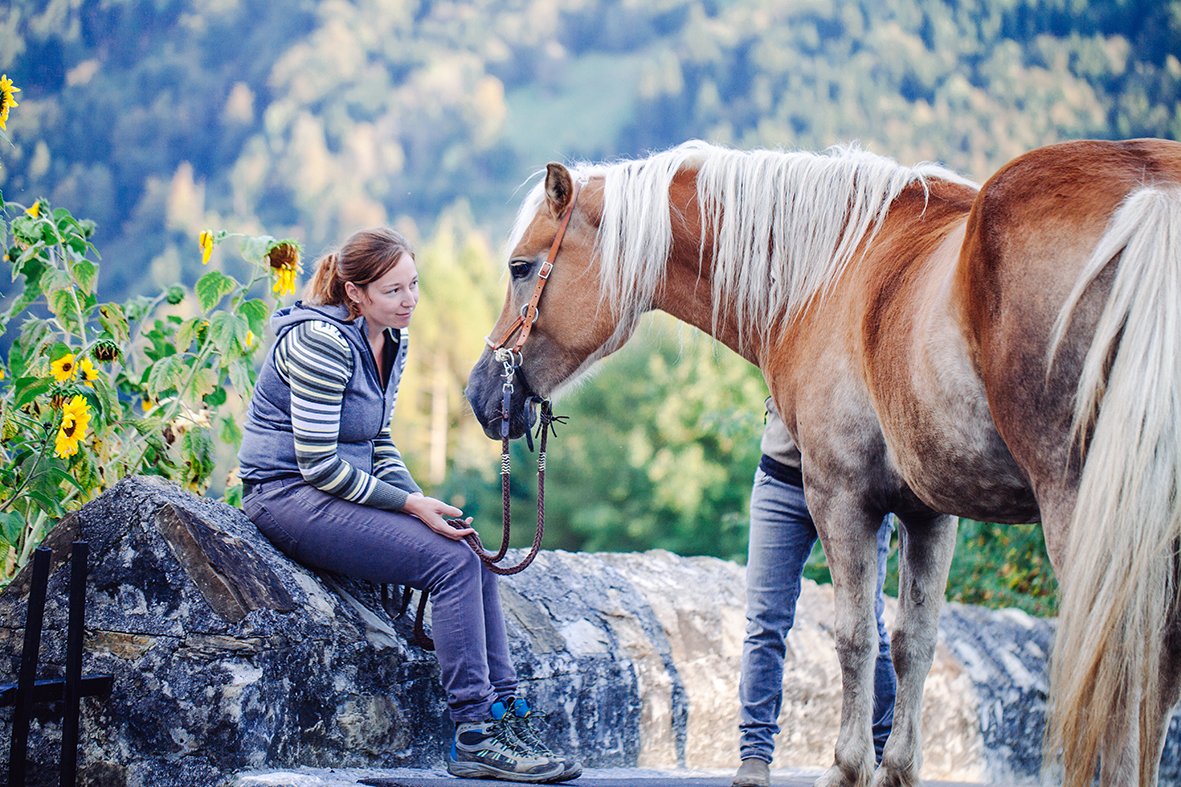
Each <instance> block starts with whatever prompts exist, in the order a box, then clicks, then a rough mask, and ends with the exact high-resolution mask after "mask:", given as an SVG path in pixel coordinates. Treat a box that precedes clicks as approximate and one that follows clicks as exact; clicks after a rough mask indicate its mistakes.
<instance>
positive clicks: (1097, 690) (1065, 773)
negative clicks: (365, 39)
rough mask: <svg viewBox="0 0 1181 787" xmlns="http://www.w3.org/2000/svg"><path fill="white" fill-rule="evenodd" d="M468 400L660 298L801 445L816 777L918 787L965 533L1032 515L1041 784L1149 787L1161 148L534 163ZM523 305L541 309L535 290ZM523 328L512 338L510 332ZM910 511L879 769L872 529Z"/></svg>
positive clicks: (1162, 625) (1157, 723)
mask: <svg viewBox="0 0 1181 787" xmlns="http://www.w3.org/2000/svg"><path fill="white" fill-rule="evenodd" d="M510 248H511V250H512V251H511V254H510V257H509V260H508V272H509V277H510V278H509V280H508V292H507V295H506V298H505V302H504V308H503V310H502V312H501V314H500V316H499V317H498V319H497V322H496V324H495V325H494V326H493V329H492V331H491V333H490V336H491V337H499V339H498V340H497V339H492V338H490V339H489V341H488V345H489V346H488V347H487V348H486V349H485V351H484V352H483V353H482V355H481V356H480V358H479V359H478V360H477V361H476V363H475V365H474V366H473V368H472V370H471V374H470V376H469V379H468V384H467V389H466V395H467V398H468V400H469V402H470V404H471V407H472V410H473V412H474V414H475V415H476V417H477V418H478V419H479V421H480V422H481V424H482V425H483V427H484V429H485V431H486V432H487V433H488V435H489V436H490V437H494V438H496V437H500V436H502V435H503V436H505V437H506V438H507V437H516V436H519V435H521V434H523V433H525V432H526V431H527V430H528V429H529V427H530V424H531V415H530V413H531V408H530V407H529V406H528V403H529V401H531V397H538V398H548V397H551V396H553V395H554V394H555V393H557V392H560V390H561V389H563V388H564V387H565V386H567V385H569V384H570V383H571V382H572V381H573V380H575V379H576V378H577V377H579V375H581V374H582V373H583V372H584V371H586V370H587V368H588V367H590V366H591V365H592V364H593V363H595V362H596V361H597V360H598V359H600V358H602V357H604V356H606V355H608V354H609V353H611V352H613V351H614V350H616V349H618V348H619V347H620V346H622V345H623V344H624V343H625V342H626V341H627V339H628V338H629V336H630V335H631V334H632V333H633V331H634V329H635V327H636V322H637V320H638V319H639V317H640V316H641V315H642V314H643V313H644V312H647V311H649V310H654V309H659V310H663V311H665V312H667V313H669V314H671V315H673V316H674V317H676V318H678V319H679V320H682V321H684V322H685V323H688V324H690V325H693V326H696V327H697V328H699V329H701V330H702V331H705V332H706V333H708V334H710V335H712V336H713V337H715V338H716V339H717V340H719V341H721V342H722V343H724V344H725V345H726V346H728V347H730V348H731V349H733V350H734V351H736V352H737V353H739V354H740V355H741V356H742V357H744V358H745V359H747V360H748V361H750V362H751V363H753V364H755V365H757V366H758V367H759V369H760V370H761V371H762V373H763V375H764V377H765V379H766V382H767V384H768V387H769V390H770V392H771V395H772V397H773V399H774V402H775V404H776V406H777V408H778V410H779V412H780V413H781V415H782V416H783V418H784V420H785V422H786V423H787V425H788V427H789V428H790V430H791V431H792V434H793V435H794V436H795V438H796V440H797V442H798V444H799V447H800V449H801V451H802V454H803V475H804V481H805V488H806V495H807V501H808V506H809V508H810V509H811V511H812V514H813V516H814V518H815V522H816V526H817V530H818V531H819V534H820V538H821V543H822V545H823V548H824V550H825V553H826V555H827V557H828V561H829V565H830V568H831V571H832V578H833V585H834V592H835V598H836V610H835V639H836V645H837V649H838V653H839V658H840V664H841V675H842V688H843V699H842V706H841V722H840V728H839V731H838V733H837V739H836V744H835V748H834V756H833V765H832V766H831V767H830V768H829V769H828V770H826V771H825V772H824V774H823V775H822V776H821V777H820V778H819V780H818V781H817V782H816V784H817V785H818V786H819V787H833V786H834V785H865V784H868V783H870V780H871V779H872V784H873V785H875V787H883V786H884V785H913V784H916V783H918V778H919V770H920V767H921V763H922V756H921V728H920V709H921V705H922V693H923V684H924V681H925V679H926V675H927V673H928V671H929V669H930V666H931V662H932V658H933V653H934V648H935V644H936V624H937V619H938V615H939V610H940V608H941V605H942V603H943V596H944V591H945V588H946V583H947V576H948V571H949V568H950V564H951V558H952V552H953V548H954V543H955V532H956V524H955V523H956V520H955V519H954V517H956V516H965V517H971V518H974V519H978V520H983V521H991V522H998V523H1020V522H1033V521H1040V522H1041V523H1042V525H1043V529H1044V534H1045V539H1046V544H1047V550H1048V552H1049V554H1050V557H1051V563H1052V565H1053V568H1054V571H1055V573H1056V575H1057V577H1058V579H1059V584H1060V601H1061V604H1060V617H1059V622H1058V629H1057V635H1056V644H1055V646H1054V648H1053V653H1052V659H1051V661H1052V664H1051V669H1050V671H1051V690H1050V697H1049V702H1048V710H1047V725H1046V735H1045V739H1044V742H1043V743H1044V757H1043V767H1044V768H1049V769H1055V768H1057V769H1060V773H1061V776H1062V779H1063V783H1064V784H1065V785H1067V787H1082V786H1083V785H1089V784H1091V782H1092V780H1093V778H1094V776H1095V773H1096V769H1098V772H1099V775H1100V779H1101V782H1102V783H1103V784H1104V785H1114V786H1123V785H1135V784H1140V785H1152V784H1155V783H1156V773H1157V770H1158V767H1159V759H1160V754H1161V751H1162V747H1163V742H1164V734H1165V730H1166V726H1167V722H1168V719H1169V714H1170V712H1171V710H1172V708H1173V707H1174V706H1175V705H1176V703H1177V701H1178V697H1179V695H1181V617H1179V616H1178V603H1179V602H1178V583H1177V575H1178V549H1179V545H1181V541H1179V538H1181V461H1179V453H1178V449H1179V448H1181V144H1178V143H1175V142H1171V141H1162V140H1128V141H1073V142H1065V143H1061V144H1056V145H1051V146H1047V147H1043V148H1038V149H1036V150H1033V151H1030V152H1028V153H1026V154H1024V155H1022V156H1020V157H1018V158H1016V159H1014V160H1013V161H1011V162H1009V163H1008V164H1006V165H1004V166H1003V167H1002V168H1001V169H999V170H998V171H997V172H996V173H995V174H993V175H992V176H991V177H990V178H989V179H988V180H987V182H985V183H984V184H983V185H982V186H978V185H977V184H975V183H973V182H971V181H969V180H967V179H965V178H962V177H960V176H958V175H956V174H955V173H954V172H951V171H950V170H947V169H945V168H942V167H940V166H937V165H934V164H928V163H923V164H917V165H914V166H903V165H901V164H899V163H897V162H895V161H893V160H891V159H889V158H885V157H882V156H878V155H875V154H872V153H870V152H868V151H865V150H861V149H858V148H856V147H840V148H833V149H830V150H827V151H823V152H820V153H813V152H801V151H768V150H750V151H743V150H734V149H729V148H723V147H716V146H713V145H709V144H706V143H703V142H700V141H690V142H687V143H685V144H682V145H679V146H677V147H674V148H671V149H669V150H665V151H660V152H656V153H653V154H651V155H650V156H648V157H647V158H642V159H636V160H623V161H617V162H612V163H608V164H578V165H574V164H572V165H570V166H569V167H568V166H565V165H562V164H557V163H553V164H550V165H548V166H547V168H546V170H545V174H544V178H543V179H541V180H540V181H539V182H538V183H537V184H536V185H535V186H534V187H533V188H532V189H531V190H530V191H529V192H528V194H527V196H526V197H525V198H524V199H523V201H522V203H521V205H520V209H519V212H518V214H517V219H516V221H515V223H514V226H513V229H512V232H511V234H510ZM543 287H544V288H545V290H544V298H542V297H541V296H542V288H543ZM514 339H515V342H514ZM887 512H894V513H895V514H896V515H897V516H898V518H899V520H900V522H901V548H900V569H901V571H900V586H899V594H898V601H899V614H898V616H897V622H896V626H895V629H894V632H893V636H892V649H893V659H894V665H895V670H896V672H897V676H898V691H897V700H896V705H895V722H894V728H893V732H892V734H891V736H890V738H889V741H888V742H887V744H886V747H885V752H884V757H883V760H882V762H881V764H880V765H879V766H878V767H877V768H876V770H875V767H874V755H873V748H872V742H871V736H870V724H871V720H870V716H871V710H872V708H871V706H872V696H873V690H872V685H873V682H872V670H873V660H874V655H875V654H876V648H877V644H876V643H877V637H876V633H875V625H874V615H873V594H874V581H875V567H874V566H875V563H874V533H875V531H876V529H877V527H878V524H879V523H880V522H881V519H882V516H883V515H884V514H885V513H887Z"/></svg>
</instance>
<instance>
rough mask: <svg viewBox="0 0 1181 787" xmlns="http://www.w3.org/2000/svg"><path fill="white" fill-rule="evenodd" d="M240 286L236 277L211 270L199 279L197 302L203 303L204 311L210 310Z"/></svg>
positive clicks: (202, 308) (196, 288)
mask: <svg viewBox="0 0 1181 787" xmlns="http://www.w3.org/2000/svg"><path fill="white" fill-rule="evenodd" d="M239 286H240V285H239V284H238V281H237V280H236V279H234V278H231V277H230V276H226V275H225V274H224V273H222V272H221V271H209V273H206V274H205V275H204V276H202V277H201V278H200V279H198V280H197V284H196V287H195V288H194V289H195V290H196V293H197V303H199V304H200V305H201V310H202V311H209V310H210V309H212V308H213V307H214V306H216V305H217V304H218V302H219V301H221V299H222V298H224V297H225V296H227V295H229V294H230V293H231V292H233V291H234V290H236V289H238V287H239Z"/></svg>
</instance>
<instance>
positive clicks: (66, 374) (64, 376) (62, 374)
mask: <svg viewBox="0 0 1181 787" xmlns="http://www.w3.org/2000/svg"><path fill="white" fill-rule="evenodd" d="M49 371H50V372H51V373H52V374H53V379H55V380H57V381H58V382H59V383H68V382H69V381H70V380H73V379H74V373H75V372H76V371H77V368H76V367H75V366H74V354H73V353H66V354H65V355H63V356H62V357H61V358H58V359H57V360H56V361H54V362H53V363H51V364H49Z"/></svg>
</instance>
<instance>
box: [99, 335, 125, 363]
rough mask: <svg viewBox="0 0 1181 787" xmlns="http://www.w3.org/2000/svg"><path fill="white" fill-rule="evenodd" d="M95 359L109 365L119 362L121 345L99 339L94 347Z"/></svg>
mask: <svg viewBox="0 0 1181 787" xmlns="http://www.w3.org/2000/svg"><path fill="white" fill-rule="evenodd" d="M94 357H95V358H97V359H99V360H100V361H106V362H108V363H109V362H111V361H117V360H119V345H117V344H115V343H114V342H113V341H111V340H110V339H99V340H98V342H97V343H95V345H94Z"/></svg>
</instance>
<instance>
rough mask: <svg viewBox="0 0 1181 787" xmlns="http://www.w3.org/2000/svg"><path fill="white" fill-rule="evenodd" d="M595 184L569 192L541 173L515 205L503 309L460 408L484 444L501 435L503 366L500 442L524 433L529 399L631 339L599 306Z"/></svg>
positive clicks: (559, 180)
mask: <svg viewBox="0 0 1181 787" xmlns="http://www.w3.org/2000/svg"><path fill="white" fill-rule="evenodd" d="M601 197H602V189H601V181H600V180H593V181H591V182H590V183H587V184H585V185H582V184H578V183H576V182H575V180H574V178H573V177H572V176H571V173H570V171H569V170H567V169H566V167H564V166H562V165H561V164H550V165H549V166H548V167H547V170H546V177H545V181H544V183H543V184H538V186H537V187H536V188H534V189H533V191H532V192H531V193H530V195H529V197H528V198H527V199H526V201H525V203H524V204H523V205H522V208H521V213H520V215H519V216H518V218H517V226H516V229H515V230H514V232H513V238H514V245H513V248H512V252H511V254H510V257H509V261H508V269H509V276H510V279H509V285H508V293H507V295H506V296H505V300H504V308H503V309H501V312H500V317H499V318H498V319H497V321H496V325H495V326H493V328H492V330H491V331H490V332H489V333H488V339H487V341H488V347H487V348H486V349H485V350H484V353H483V354H482V355H481V356H480V358H479V360H478V361H477V362H476V365H475V366H474V367H473V368H472V371H471V374H470V375H469V377H468V384H467V390H466V394H467V398H468V401H469V402H470V403H471V406H472V410H473V412H474V413H475V415H476V418H477V419H479V421H480V425H481V426H483V427H484V431H485V432H486V433H487V434H488V436H489V437H492V438H493V439H497V438H500V437H502V436H503V434H502V431H501V430H502V421H503V417H502V412H503V406H504V397H505V393H506V389H505V384H506V376H505V375H506V364H507V365H508V367H515V368H513V372H514V374H513V377H512V379H511V380H510V381H509V382H511V386H512V388H511V391H510V392H508V412H509V429H508V436H509V437H520V436H521V435H522V434H524V433H525V431H526V430H527V429H528V428H529V426H530V425H531V422H532V419H533V415H532V409H531V408H530V407H529V406H528V404H529V398H530V397H534V396H536V397H540V398H549V397H550V396H552V395H553V393H554V392H555V391H556V390H557V389H558V388H560V387H561V385H562V384H563V383H565V382H567V381H569V380H572V379H573V378H574V377H576V376H577V375H578V374H579V373H580V372H581V371H582V370H584V369H585V368H586V367H588V366H589V365H590V364H591V363H593V362H594V360H595V359H597V358H599V357H601V356H602V355H605V354H606V353H607V352H610V351H611V350H613V349H615V348H616V347H618V346H619V345H620V344H622V343H623V341H624V340H626V338H627V336H628V335H629V334H630V330H629V329H630V325H629V326H621V325H620V323H619V321H618V319H617V317H616V315H614V314H613V310H612V309H611V308H608V307H607V306H605V305H604V302H603V300H604V299H603V298H602V286H601V283H600V277H599V270H598V255H597V253H596V245H595V244H596V233H597V231H598V225H599V219H600V216H601V208H602V203H601Z"/></svg>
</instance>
